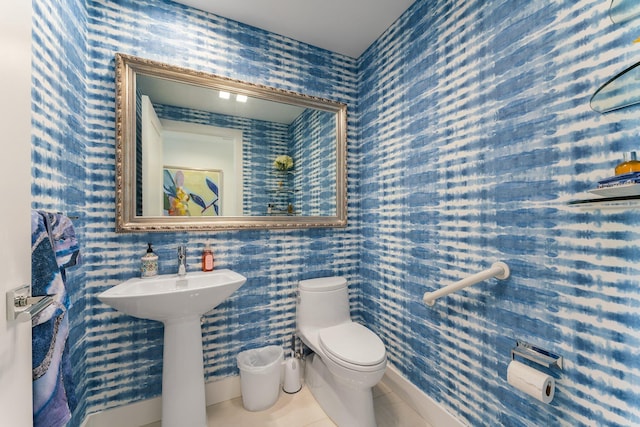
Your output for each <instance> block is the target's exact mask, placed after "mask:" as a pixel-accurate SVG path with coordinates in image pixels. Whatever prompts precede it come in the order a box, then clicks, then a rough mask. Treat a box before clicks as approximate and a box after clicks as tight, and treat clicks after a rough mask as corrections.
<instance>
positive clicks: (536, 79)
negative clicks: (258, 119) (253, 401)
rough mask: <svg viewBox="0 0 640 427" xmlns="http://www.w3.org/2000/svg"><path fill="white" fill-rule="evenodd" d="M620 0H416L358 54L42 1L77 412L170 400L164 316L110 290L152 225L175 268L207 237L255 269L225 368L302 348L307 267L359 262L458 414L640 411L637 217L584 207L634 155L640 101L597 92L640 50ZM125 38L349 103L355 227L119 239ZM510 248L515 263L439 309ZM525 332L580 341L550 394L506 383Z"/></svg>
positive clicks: (142, 3) (402, 346)
mask: <svg viewBox="0 0 640 427" xmlns="http://www.w3.org/2000/svg"><path fill="white" fill-rule="evenodd" d="M609 3H610V2H609V1H608V0H577V1H574V0H571V1H569V0H564V1H556V2H547V1H539V0H536V1H528V2H518V1H489V2H487V1H481V0H468V1H453V0H444V1H440V2H432V1H427V0H424V1H423V0H418V1H417V2H416V3H415V4H414V5H413V6H412V7H411V8H410V9H409V10H408V11H407V12H406V13H405V14H404V15H403V16H402V17H401V18H400V19H399V20H398V21H397V22H396V23H394V24H393V25H392V26H391V27H390V28H389V29H388V30H387V31H386V32H385V33H384V34H382V35H381V37H380V38H379V39H378V40H377V41H376V42H375V43H374V44H373V45H372V46H371V47H370V48H369V49H368V50H367V51H366V52H365V53H364V54H363V55H362V56H361V57H360V58H357V59H354V58H348V57H345V56H342V55H338V54H334V53H331V52H327V51H324V50H322V49H318V48H315V47H312V46H308V45H305V44H304V43H300V42H297V41H294V40H291V39H288V38H286V37H282V36H279V35H276V34H272V33H268V32H265V31H262V30H259V29H256V28H252V27H248V26H245V25H243V24H239V23H237V22H234V21H230V20H227V19H224V18H220V17H217V16H215V15H211V14H207V13H205V12H201V11H197V10H195V9H190V8H187V7H185V6H182V5H178V4H176V3H172V2H169V1H166V0H155V1H151V0H138V1H135V0H118V1H115V0H114V1H109V0H100V1H93V0H90V1H83V0H43V1H40V0H38V1H35V0H34V1H33V7H34V19H33V25H34V29H33V156H32V159H33V182H32V192H33V205H34V207H36V208H42V209H49V210H56V211H62V212H65V213H68V214H70V215H72V216H74V217H77V218H74V223H75V224H76V228H77V232H78V237H79V239H80V240H81V243H82V255H83V264H82V265H81V266H79V267H77V268H75V269H73V270H72V271H71V270H70V271H69V272H68V274H69V277H68V281H67V286H68V288H69V295H70V298H71V300H72V302H73V304H74V305H73V308H72V309H71V311H70V320H71V327H72V329H71V335H70V336H71V338H70V339H71V343H72V346H71V353H72V359H73V364H74V366H75V367H76V372H75V380H76V381H75V382H76V389H77V390H76V394H77V397H78V399H79V405H78V408H77V410H76V413H75V414H74V417H73V419H72V421H71V425H74V426H75V425H80V423H81V422H82V420H83V419H84V418H85V417H86V416H87V414H90V413H92V412H96V411H99V410H103V409H107V408H111V407H116V406H120V405H125V404H128V403H131V402H134V401H137V400H141V399H147V398H151V397H156V396H158V395H160V392H161V369H162V362H161V358H162V333H163V331H162V326H161V324H159V323H155V322H151V321H144V320H138V319H134V318H132V317H128V316H125V315H121V314H119V313H117V312H115V311H114V310H112V309H110V308H109V307H107V306H105V305H103V304H101V303H100V302H99V301H98V300H97V298H96V295H97V294H98V293H100V292H101V291H102V290H104V289H107V288H108V287H110V286H113V285H115V284H117V283H118V282H120V281H122V280H124V279H127V278H129V277H133V276H136V275H137V274H138V269H139V257H140V256H142V255H143V254H144V250H145V248H146V243H147V242H152V243H153V244H154V247H155V248H156V251H157V253H158V255H159V256H160V272H161V273H170V272H173V271H175V270H176V268H177V259H176V253H175V252H176V246H177V245H179V244H186V245H187V247H188V249H189V254H188V255H189V257H188V259H189V267H190V268H191V269H196V268H198V266H199V254H200V251H201V250H202V248H203V247H204V245H205V243H211V244H212V246H213V248H214V253H215V256H216V266H217V267H218V268H231V269H234V270H236V271H238V272H240V273H242V274H244V275H245V276H247V278H248V281H247V283H246V284H245V285H244V286H243V287H242V288H241V289H240V290H239V291H238V292H237V293H236V294H235V295H233V296H232V297H231V298H230V299H229V300H228V301H226V302H225V303H223V304H222V305H221V306H220V307H219V308H218V309H217V310H215V311H214V312H212V313H210V314H209V315H207V316H205V321H204V325H203V341H204V353H205V373H206V376H207V381H214V380H217V379H221V378H224V377H227V376H230V375H236V374H237V368H236V362H235V357H236V355H237V354H238V352H240V351H241V350H243V349H246V348H252V347H259V346H263V345H268V344H278V345H285V344H286V343H288V341H289V338H290V336H291V335H292V333H293V331H294V325H295V300H294V292H295V288H296V283H297V281H298V280H300V279H305V278H310V277H318V276H323V275H334V274H341V275H345V276H346V277H347V278H348V280H349V284H350V289H351V292H352V293H351V295H352V307H353V313H354V317H355V319H356V320H360V321H363V322H365V323H366V324H367V325H368V326H369V327H370V328H372V329H373V330H375V331H376V332H377V333H378V334H379V335H380V337H381V338H382V339H383V341H384V342H385V344H386V346H387V350H388V355H389V360H390V362H391V363H392V364H393V365H394V366H395V367H396V368H397V369H398V370H399V371H400V372H401V373H402V374H403V375H405V376H406V377H407V378H408V379H409V380H410V381H411V382H412V383H413V384H415V385H416V386H417V387H419V388H420V389H421V390H423V391H424V392H425V393H426V394H428V395H429V396H431V397H432V398H433V399H435V400H436V401H437V402H439V403H440V404H441V405H442V406H444V407H445V408H446V409H447V410H448V411H450V412H451V413H452V414H453V415H454V416H455V417H456V418H458V419H460V420H461V421H463V422H464V423H466V424H469V425H472V426H497V425H504V426H541V425H544V426H546V425H566V426H575V425H594V426H596V425H598V426H600V425H607V426H630V425H638V424H640V403H638V402H640V357H639V356H640V352H639V350H638V349H640V280H639V279H638V277H639V273H640V267H639V266H638V265H639V263H638V261H639V258H640V256H639V255H638V254H639V253H640V245H639V244H638V243H637V242H638V241H639V239H638V238H639V237H640V236H639V234H638V225H640V211H639V210H638V207H637V206H632V207H630V208H626V209H613V210H612V209H603V208H602V207H601V206H591V207H587V208H579V207H574V206H569V205H568V204H567V202H568V201H570V200H574V199H578V198H583V197H587V195H586V194H585V191H586V190H588V189H590V188H592V187H594V186H595V185H596V182H597V181H598V180H599V179H602V178H605V177H607V176H610V175H612V174H613V168H614V166H615V165H616V163H618V162H619V161H620V159H621V153H622V152H624V151H630V150H632V149H638V150H640V142H639V141H640V137H639V136H638V133H639V132H638V129H640V119H639V118H638V117H639V116H638V111H639V110H638V107H630V108H626V109H624V110H620V111H616V112H613V113H609V114H607V115H601V114H599V113H596V112H594V111H592V110H591V109H590V108H589V99H590V97H591V95H592V94H593V93H594V92H595V91H596V90H597V88H598V87H599V86H600V85H601V84H602V83H604V82H606V81H607V80H608V79H609V78H610V77H611V76H613V75H615V74H616V73H618V72H620V71H622V70H623V69H625V68H627V67H628V66H630V65H632V64H633V63H635V62H637V61H638V58H639V54H638V49H640V47H638V45H634V44H633V43H632V41H633V40H634V39H635V38H637V37H638V36H639V35H640V34H638V33H637V28H639V27H638V20H636V21H631V22H628V23H626V24H614V23H613V22H611V20H610V19H609V17H608V14H607V13H608V8H609ZM116 52H122V53H126V54H131V55H136V56H141V57H145V58H149V59H154V60H157V61H161V62H166V63H170V64H175V65H178V66H185V67H190V68H194V69H198V70H201V71H205V72H209V73H214V74H218V75H222V76H230V77H234V78H237V79H240V80H246V81H250V82H253V83H258V84H264V85H269V86H275V87H278V88H282V89H287V90H293V91H296V92H303V93H307V94H310V95H313V96H319V97H322V98H329V99H333V100H336V101H340V102H344V103H346V104H347V106H348V152H349V153H348V180H349V181H348V182H349V188H348V191H349V194H348V196H349V204H348V215H349V225H348V226H347V227H346V228H344V229H313V230H293V231H268V230H264V231H259V230H257V231H236V232H223V233H215V232H211V233H153V234H144V233H142V234H122V235H118V234H115V233H114V227H115V225H114V223H115V219H114V217H115V205H114V197H115V192H114V181H115V168H114V162H115V136H114V135H115V129H114V117H115V113H114V95H115V87H114V54H115V53H116ZM498 260H502V261H505V262H507V263H508V264H509V266H510V267H511V277H510V278H509V279H507V280H505V281H497V280H495V279H492V280H488V281H486V282H483V283H480V284H478V285H476V286H474V287H471V288H468V289H465V290H463V291H460V292H457V293H455V294H453V295H450V296H448V297H445V298H443V299H442V300H439V301H438V302H436V304H435V305H434V306H433V307H429V306H426V305H425V304H424V303H423V302H422V295H423V293H424V292H427V291H433V290H435V289H437V288H439V287H441V286H444V285H446V284H449V283H453V282H455V281H457V280H459V279H461V278H464V277H466V276H467V275H470V274H473V273H475V272H477V271H480V270H482V269H485V268H487V267H489V266H490V265H491V264H492V263H493V262H495V261H498ZM517 339H523V340H525V341H528V342H531V343H533V344H536V345H538V346H540V347H543V348H546V349H547V350H550V351H553V352H555V353H558V354H560V355H562V356H564V358H565V366H564V369H563V370H557V369H550V370H546V372H548V373H550V374H551V375H553V376H554V377H555V379H556V384H557V390H556V395H555V398H554V400H553V402H552V403H551V404H548V405H545V404H542V403H540V402H538V401H537V400H534V399H532V398H530V397H528V396H527V395H525V394H523V393H521V392H519V391H517V390H515V389H514V388H513V387H511V386H509V385H508V384H507V382H506V370H507V365H508V363H509V361H510V360H511V356H510V350H511V348H512V347H513V346H514V345H515V342H516V340H517ZM542 369H543V370H544V368H542Z"/></svg>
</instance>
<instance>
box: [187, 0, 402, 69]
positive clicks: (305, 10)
mask: <svg viewBox="0 0 640 427" xmlns="http://www.w3.org/2000/svg"><path fill="white" fill-rule="evenodd" d="M175 1H177V2H178V3H182V4H184V5H187V6H191V7H194V8H196V9H200V10H204V11H207V12H211V13H214V14H216V15H218V16H223V17H225V18H229V19H233V20H234V21H239V22H242V23H244V24H248V25H251V26H254V27H258V28H261V29H263V30H267V31H270V32H272V33H276V34H280V35H283V36H287V37H290V38H292V39H295V40H298V41H302V42H305V43H308V44H310V45H313V46H317V47H320V48H323V49H327V50H330V51H333V52H337V53H341V54H343V55H347V56H350V57H352V58H358V57H359V56H360V55H361V54H362V53H363V52H364V51H365V50H366V49H367V48H368V47H369V46H370V45H371V43H373V42H374V41H375V40H376V39H377V38H378V37H379V36H380V35H381V34H382V33H383V32H384V31H385V30H386V29H387V28H389V26H391V24H393V22H394V21H395V20H396V19H397V18H398V17H400V15H402V13H403V12H404V11H405V10H407V8H409V6H411V4H412V3H413V2H414V1H415V0H175Z"/></svg>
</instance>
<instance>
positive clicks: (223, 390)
mask: <svg viewBox="0 0 640 427" xmlns="http://www.w3.org/2000/svg"><path fill="white" fill-rule="evenodd" d="M205 393H206V394H205V396H206V402H207V406H209V405H215V404H216V403H220V402H224V401H226V400H231V399H234V398H236V397H240V396H241V394H240V377H239V376H234V377H227V378H225V379H223V380H220V381H212V382H209V383H207V384H206V385H205ZM161 418H162V400H161V399H160V397H156V398H153V399H147V400H141V401H139V402H134V403H131V404H128V405H123V406H118V407H116V408H111V409H106V410H104V411H100V412H95V413H93V414H89V415H88V416H87V417H86V418H85V419H84V421H83V423H82V424H81V427H113V426H118V427H139V426H143V425H145V424H150V423H153V422H156V421H160V419H161Z"/></svg>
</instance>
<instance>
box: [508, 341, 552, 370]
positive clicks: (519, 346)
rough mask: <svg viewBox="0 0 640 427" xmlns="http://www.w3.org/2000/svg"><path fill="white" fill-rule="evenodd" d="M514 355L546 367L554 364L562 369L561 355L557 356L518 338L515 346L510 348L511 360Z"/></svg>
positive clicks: (513, 358)
mask: <svg viewBox="0 0 640 427" xmlns="http://www.w3.org/2000/svg"><path fill="white" fill-rule="evenodd" d="M516 356H520V357H523V358H525V359H527V360H530V361H532V362H535V363H537V364H539V365H542V366H545V367H547V368H552V367H554V366H556V367H557V368H559V369H562V366H563V360H562V356H558V355H557V354H553V353H551V352H550V351H547V350H545V349H542V348H540V347H536V346H535V345H533V344H529V343H527V342H524V341H520V340H518V341H517V342H516V346H515V347H514V348H512V349H511V360H515V358H516Z"/></svg>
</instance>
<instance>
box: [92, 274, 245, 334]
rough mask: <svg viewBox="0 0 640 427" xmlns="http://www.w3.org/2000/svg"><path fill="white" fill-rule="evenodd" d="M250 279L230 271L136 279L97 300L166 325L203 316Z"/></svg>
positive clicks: (121, 284) (120, 285)
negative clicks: (167, 322)
mask: <svg viewBox="0 0 640 427" xmlns="http://www.w3.org/2000/svg"><path fill="white" fill-rule="evenodd" d="M246 281H247V278H246V277H244V276H243V275H241V274H238V273H236V272H235V271H231V270H214V271H209V272H202V271H196V272H190V273H187V275H186V276H184V277H178V275H177V274H164V275H161V276H156V277H151V278H145V279H141V278H133V279H129V280H127V281H126V282H122V283H120V284H119V285H116V286H114V287H113V288H111V289H108V290H106V291H104V292H103V293H101V294H100V295H98V299H99V300H100V301H102V302H103V303H105V304H107V305H110V306H111V307H113V308H115V309H116V310H118V311H120V312H122V313H126V314H128V315H130V316H135V317H139V318H142V319H151V320H158V321H160V322H163V321H165V320H169V319H177V318H181V317H186V316H193V315H196V316H198V317H199V316H202V315H203V314H205V313H206V312H208V311H210V310H212V309H213V308H214V307H217V306H218V305H219V304H220V303H221V302H223V301H224V300H225V299H227V298H228V297H229V296H230V295H231V294H232V293H234V292H235V291H236V290H237V289H238V288H240V286H242V285H243V284H244V282H246Z"/></svg>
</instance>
